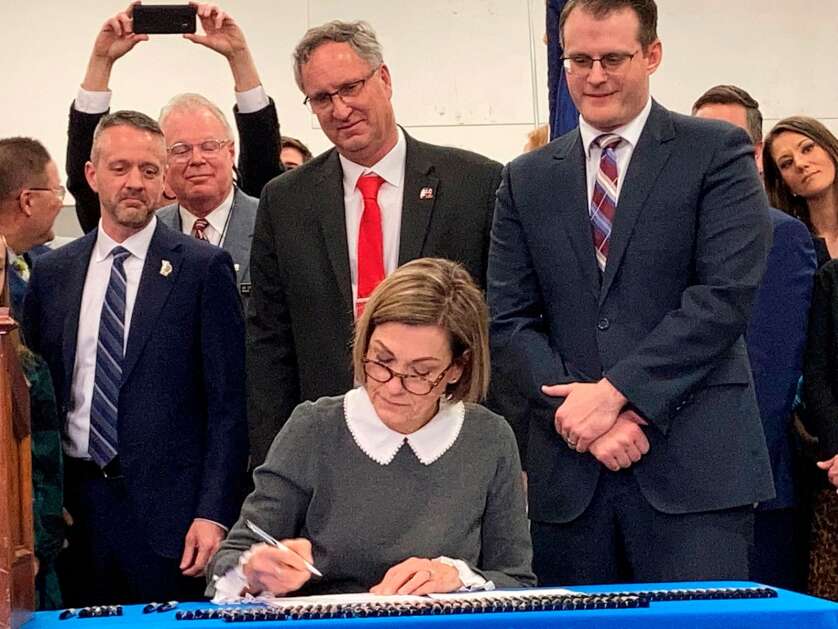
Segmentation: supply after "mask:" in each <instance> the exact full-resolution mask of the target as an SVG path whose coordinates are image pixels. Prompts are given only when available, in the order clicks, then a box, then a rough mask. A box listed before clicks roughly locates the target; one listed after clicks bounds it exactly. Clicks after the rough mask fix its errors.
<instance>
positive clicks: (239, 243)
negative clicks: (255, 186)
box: [221, 188, 253, 284]
mask: <svg viewBox="0 0 838 629" xmlns="http://www.w3.org/2000/svg"><path fill="white" fill-rule="evenodd" d="M243 195H244V193H243V192H242V191H241V190H239V189H238V188H236V189H235V192H234V193H233V205H232V207H230V222H229V224H228V225H227V233H226V234H225V235H224V242H223V243H221V245H222V246H223V247H224V249H225V250H226V251H227V252H228V253H229V254H230V257H232V258H233V262H235V263H236V264H237V265H238V270H237V271H236V280H237V281H238V283H239V284H241V283H242V279H243V278H245V277H247V269H248V267H249V266H250V255H249V251H250V247H249V246H248V245H249V243H250V241H251V240H252V239H253V221H252V220H249V217H248V215H247V213H246V212H245V211H244V208H242V207H241V204H242V202H243V199H242V196H243Z"/></svg>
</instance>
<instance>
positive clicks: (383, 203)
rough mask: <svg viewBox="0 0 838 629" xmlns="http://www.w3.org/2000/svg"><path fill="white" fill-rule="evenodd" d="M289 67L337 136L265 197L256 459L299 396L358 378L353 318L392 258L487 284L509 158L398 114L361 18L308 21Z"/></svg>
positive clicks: (253, 365) (252, 413)
mask: <svg viewBox="0 0 838 629" xmlns="http://www.w3.org/2000/svg"><path fill="white" fill-rule="evenodd" d="M294 76H295V79H296V81H297V85H298V86H299V88H300V90H301V91H302V93H303V96H304V99H303V102H304V103H305V104H306V106H308V107H309V108H310V109H311V111H312V113H313V114H314V115H315V116H316V117H317V120H318V122H319V124H320V127H321V128H322V129H323V132H324V133H325V134H326V136H327V137H328V138H329V139H330V140H331V141H332V143H333V144H334V149H332V150H330V151H327V152H326V153H324V154H322V155H320V156H318V157H316V158H314V159H312V160H311V161H309V162H307V163H305V164H303V165H301V166H299V167H298V168H295V169H294V170H293V171H291V172H288V173H286V174H285V175H283V176H282V177H279V178H276V179H274V180H273V181H272V182H270V183H269V184H268V185H267V186H266V187H265V189H264V191H263V193H262V198H261V200H260V205H259V211H258V214H257V220H256V230H255V234H254V239H253V255H252V268H251V272H252V278H253V293H252V296H251V298H250V304H249V311H248V383H249V384H248V386H249V396H248V398H249V405H250V406H249V417H250V422H251V426H250V429H251V432H250V437H251V447H252V450H253V462H254V463H256V464H258V463H261V462H262V460H264V458H265V454H266V452H267V450H268V447H269V446H270V444H271V442H272V441H273V438H274V436H275V435H276V433H277V432H278V431H279V429H280V428H281V427H282V425H283V424H284V422H285V420H286V419H287V418H288V416H289V415H290V413H291V411H292V410H293V409H294V407H295V406H296V405H297V404H298V403H300V402H301V401H303V400H315V399H317V398H319V397H322V396H324V395H336V394H339V393H341V392H343V391H346V390H347V389H349V388H350V387H351V386H352V374H351V370H350V364H351V361H350V356H349V345H350V343H349V341H350V337H351V333H352V327H353V322H354V321H355V319H356V318H357V317H358V316H360V314H361V313H362V312H363V308H364V305H365V303H366V300H367V299H368V297H369V295H370V294H371V292H372V290H373V289H374V288H375V286H376V285H377V284H378V283H379V282H380V281H381V280H382V279H384V277H385V276H387V275H388V274H390V273H392V272H393V271H394V270H395V269H396V267H397V266H399V265H401V264H403V263H405V262H407V261H409V260H412V259H415V258H418V257H424V256H434V257H441V258H447V259H451V260H456V261H458V262H461V263H462V264H463V266H465V268H466V269H467V270H468V271H469V272H470V273H471V275H472V276H473V277H474V278H475V280H476V281H477V282H478V283H479V284H480V285H481V286H483V285H485V276H486V260H487V256H488V249H489V230H490V228H491V220H492V213H493V210H494V194H495V190H496V189H497V184H498V180H499V177H500V170H501V165H500V164H498V163H496V162H494V161H491V160H489V159H487V158H485V157H483V156H480V155H476V154H475V153H470V152H467V151H463V150H459V149H453V148H443V147H439V146H433V145H430V144H426V143H424V142H419V141H418V140H415V139H414V138H412V137H411V136H410V135H409V134H408V133H407V132H406V131H405V130H404V129H402V128H401V127H399V126H398V125H397V124H396V116H395V113H394V111H393V106H392V103H391V96H392V93H393V89H394V88H393V80H392V77H391V74H390V70H389V68H388V67H387V65H386V64H385V63H384V59H383V55H382V50H381V45H380V44H379V42H378V40H377V39H376V36H375V33H374V32H373V30H372V28H371V27H370V26H369V25H368V24H366V23H364V22H339V21H335V22H330V23H327V24H324V25H322V26H318V27H316V28H312V29H310V30H309V31H308V32H307V33H306V34H305V36H304V37H303V39H302V41H301V42H300V43H299V44H298V46H297V48H296V50H295V52H294Z"/></svg>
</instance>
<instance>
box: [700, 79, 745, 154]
mask: <svg viewBox="0 0 838 629" xmlns="http://www.w3.org/2000/svg"><path fill="white" fill-rule="evenodd" d="M705 105H741V106H742V107H744V108H745V119H746V121H747V122H748V135H750V136H751V142H753V143H754V144H755V145H756V144H759V143H760V142H762V114H761V113H760V111H759V103H758V102H757V101H756V100H755V99H754V97H753V96H751V95H750V94H748V92H746V91H745V90H743V89H742V88H741V87H737V86H735V85H716V86H714V87H711V88H710V89H709V90H707V91H706V92H704V94H702V95H701V96H699V98H698V100H697V101H695V103H694V104H693V109H692V113H693V115H695V113H696V112H697V111H698V110H699V109H701V108H702V107H704V106H705Z"/></svg>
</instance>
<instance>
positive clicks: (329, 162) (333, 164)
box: [262, 147, 340, 196]
mask: <svg viewBox="0 0 838 629" xmlns="http://www.w3.org/2000/svg"><path fill="white" fill-rule="evenodd" d="M331 171H336V172H340V162H339V161H338V156H337V152H336V150H335V149H334V147H333V148H330V149H329V150H327V151H324V152H323V153H321V154H320V155H317V156H315V157H313V158H311V159H310V160H309V161H307V162H306V163H304V164H300V165H299V166H297V167H296V168H292V169H291V170H286V171H285V172H283V173H281V174H279V175H277V176H276V177H274V178H273V179H271V180H270V181H269V182H268V183H267V184H265V189H264V190H263V191H262V196H265V195H266V194H276V193H280V194H287V193H288V192H289V191H295V190H300V189H302V190H304V191H306V192H305V193H306V194H310V193H311V188H310V186H312V185H315V183H316V182H318V181H319V180H320V179H321V178H322V177H323V176H325V175H328V174H329V173H330V172H331Z"/></svg>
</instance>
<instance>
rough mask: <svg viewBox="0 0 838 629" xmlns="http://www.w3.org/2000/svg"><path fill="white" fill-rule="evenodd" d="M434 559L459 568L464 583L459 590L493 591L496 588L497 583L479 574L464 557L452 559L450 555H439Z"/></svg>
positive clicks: (458, 571) (458, 572)
mask: <svg viewBox="0 0 838 629" xmlns="http://www.w3.org/2000/svg"><path fill="white" fill-rule="evenodd" d="M434 561H438V562H440V563H444V564H445V565H446V566H451V567H452V568H455V569H456V570H457V574H458V575H459V576H460V581H462V583H463V587H461V588H460V589H459V590H457V591H458V592H477V591H479V590H485V591H491V590H494V589H495V584H494V583H492V582H491V581H488V580H486V579H484V578H483V577H481V576H480V575H479V574H477V573H476V572H475V571H474V570H472V569H471V568H469V566H468V564H467V563H466V562H465V561H463V560H462V559H451V558H450V557H437V558H436V559H435V560H434Z"/></svg>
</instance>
